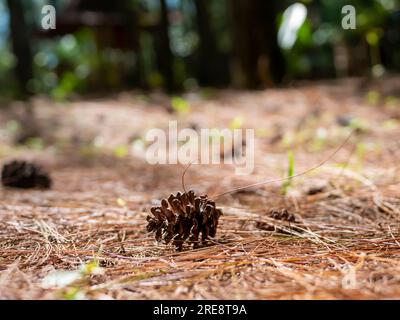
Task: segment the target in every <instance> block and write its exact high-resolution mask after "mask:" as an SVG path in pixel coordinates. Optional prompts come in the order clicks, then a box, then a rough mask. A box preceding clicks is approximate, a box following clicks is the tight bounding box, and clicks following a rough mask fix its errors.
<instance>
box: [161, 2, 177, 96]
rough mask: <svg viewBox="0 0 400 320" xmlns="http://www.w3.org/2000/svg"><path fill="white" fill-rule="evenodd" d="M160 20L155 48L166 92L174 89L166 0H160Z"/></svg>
mask: <svg viewBox="0 0 400 320" xmlns="http://www.w3.org/2000/svg"><path fill="white" fill-rule="evenodd" d="M160 7H161V22H160V46H159V49H158V50H157V56H158V63H159V67H160V71H161V73H162V75H163V77H164V81H165V88H166V89H167V91H168V92H173V91H174V90H175V83H174V73H173V56H172V52H171V47H170V39H169V33H168V30H169V21H168V7H167V3H166V0H160Z"/></svg>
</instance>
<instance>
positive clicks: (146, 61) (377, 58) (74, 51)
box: [0, 0, 400, 111]
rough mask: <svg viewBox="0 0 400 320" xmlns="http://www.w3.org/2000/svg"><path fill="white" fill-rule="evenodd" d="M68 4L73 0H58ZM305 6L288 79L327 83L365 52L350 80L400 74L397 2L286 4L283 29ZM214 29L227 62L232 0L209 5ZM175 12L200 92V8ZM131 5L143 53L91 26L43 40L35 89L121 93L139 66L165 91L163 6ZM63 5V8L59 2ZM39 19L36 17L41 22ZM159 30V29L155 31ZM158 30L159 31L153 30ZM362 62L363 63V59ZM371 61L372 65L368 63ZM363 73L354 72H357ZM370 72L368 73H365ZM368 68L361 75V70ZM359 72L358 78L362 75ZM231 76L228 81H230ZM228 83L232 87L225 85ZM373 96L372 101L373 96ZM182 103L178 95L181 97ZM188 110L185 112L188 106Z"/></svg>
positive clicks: (173, 25) (190, 79)
mask: <svg viewBox="0 0 400 320" xmlns="http://www.w3.org/2000/svg"><path fill="white" fill-rule="evenodd" d="M56 2H57V3H61V4H64V5H65V4H66V3H68V1H67V0H62V1H56ZM296 2H298V3H303V4H304V5H305V6H306V8H307V17H306V20H305V22H304V23H303V24H302V25H301V27H300V28H299V30H298V32H297V37H296V41H295V44H294V46H293V47H291V48H290V49H285V50H283V53H284V56H285V61H286V76H285V80H286V81H290V80H292V79H299V78H300V79H301V78H303V79H304V78H308V79H313V78H326V77H336V76H341V75H342V74H338V68H337V65H336V64H337V61H336V60H337V56H338V52H339V50H340V49H341V48H346V50H347V52H348V55H349V57H350V58H351V57H355V56H357V52H359V51H357V50H360V48H361V50H363V52H365V54H366V56H367V58H366V60H367V61H366V62H364V65H363V64H361V63H360V64H359V65H357V66H353V65H352V61H349V62H348V64H350V71H349V72H347V73H345V74H343V75H353V74H355V75H362V74H364V75H368V74H369V73H370V72H372V74H374V75H381V74H382V73H383V72H384V71H385V69H389V70H394V71H398V70H400V45H399V44H400V29H399V28H400V5H399V3H398V1H395V0H363V1H361V0H353V1H345V0H335V1H331V0H308V1H290V0H286V1H279V12H280V13H279V15H278V16H277V21H276V22H277V26H278V27H279V26H280V25H281V24H282V19H283V14H282V13H283V12H284V10H285V9H287V8H288V7H289V6H290V5H292V4H294V3H296ZM207 3H208V5H209V14H210V26H211V30H212V32H213V34H214V35H215V37H216V39H217V41H216V45H217V50H218V52H219V53H220V54H222V55H224V57H225V58H226V59H231V58H232V47H233V46H232V41H233V40H232V39H233V36H232V32H233V31H232V27H233V25H234V23H235V21H233V20H232V16H231V14H230V5H231V3H230V2H229V1H227V0H210V1H207ZM41 4H43V1H41V0H35V1H33V2H32V3H31V4H30V5H29V8H30V10H29V11H27V12H26V15H27V16H28V21H30V23H31V28H32V30H34V29H35V28H37V27H38V25H39V21H38V19H37V18H38V17H40V16H41V15H40V11H38V10H39V9H40V5H41ZM167 4H168V6H169V9H170V13H171V15H170V26H169V37H170V47H171V51H172V53H173V66H172V67H173V68H172V69H173V73H174V81H175V82H176V83H179V84H182V86H181V87H183V88H185V89H191V88H196V87H197V80H196V68H195V67H194V66H195V62H196V54H197V50H198V48H199V35H198V30H197V25H196V7H195V5H194V3H193V1H183V0H175V1H167ZM347 4H351V5H353V6H354V7H355V8H356V10H357V28H356V29H355V30H344V29H342V27H341V21H342V18H343V14H342V13H341V8H342V7H343V6H344V5H347ZM130 5H131V7H132V8H135V9H138V8H139V9H140V10H139V11H138V12H139V17H138V21H139V23H140V25H141V26H142V28H143V29H142V30H141V32H140V34H139V36H138V43H139V45H138V47H139V48H140V49H139V50H138V51H137V52H134V51H133V50H122V49H118V48H113V47H104V46H99V44H98V42H99V41H98V39H97V38H96V34H95V33H94V32H93V30H92V29H90V28H89V27H83V28H81V29H80V30H79V31H77V32H74V33H71V34H66V35H63V36H59V37H55V38H39V39H35V41H34V42H33V63H34V79H32V80H31V81H30V82H29V89H30V90H31V91H32V92H34V93H37V94H46V95H49V96H51V97H52V98H54V99H56V100H65V99H68V98H71V97H73V96H74V95H75V94H82V93H87V92H93V91H103V90H118V89H121V88H124V87H126V86H127V83H128V82H127V79H130V78H129V77H131V76H132V73H134V72H135V70H137V69H138V68H139V67H140V69H141V70H140V72H139V73H140V77H141V78H142V79H143V80H142V83H141V84H142V85H144V86H145V87H148V88H150V89H154V88H162V87H163V86H165V82H166V80H165V79H164V78H163V73H162V72H161V71H160V67H159V61H158V59H159V57H158V56H157V54H159V52H157V50H159V49H158V48H157V43H156V38H155V35H156V34H157V31H154V30H153V29H154V25H155V21H157V20H158V19H159V1H144V0H132V1H130ZM59 7H60V8H62V7H63V6H62V5H60V6H59ZM6 17H7V8H6V6H5V1H4V0H0V21H2V22H1V23H0V52H1V54H0V94H1V95H2V96H6V95H9V94H12V93H13V92H15V91H16V90H17V85H16V81H15V77H14V76H13V73H12V69H13V68H14V67H15V64H16V58H15V57H14V55H13V54H12V50H11V44H10V40H9V39H8V36H9V35H8V30H7V24H8V19H6ZM35 17H36V18H35ZM152 28H153V29H152ZM150 30H153V31H150ZM359 60H362V59H361V58H360V59H359ZM365 64H366V65H365ZM351 68H353V69H355V68H358V69H356V70H355V71H354V70H353V69H351ZM362 68H364V69H362ZM360 69H362V70H360ZM132 70H133V71H132ZM357 73H358V74H357ZM228 78H229V77H228ZM226 85H229V83H226ZM372 98H373V97H369V98H368V99H369V100H370V99H372ZM174 99H175V98H174ZM174 99H173V101H172V105H173V107H174V108H176V109H178V110H180V111H181V110H183V109H185V108H186V107H185V106H184V103H182V101H180V100H177V99H175V100H174ZM182 106H183V107H182Z"/></svg>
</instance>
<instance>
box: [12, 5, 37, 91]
mask: <svg viewBox="0 0 400 320" xmlns="http://www.w3.org/2000/svg"><path fill="white" fill-rule="evenodd" d="M7 5H8V9H9V12H10V31H11V39H12V46H13V52H14V55H15V57H16V58H17V63H16V66H15V73H16V77H17V79H18V82H19V85H20V88H21V93H22V94H23V97H24V98H27V97H28V96H29V95H30V94H31V93H32V92H30V90H29V89H28V82H29V80H31V79H32V78H33V67H32V50H31V46H30V37H29V31H28V27H27V24H26V21H25V17H24V9H23V4H22V0H7Z"/></svg>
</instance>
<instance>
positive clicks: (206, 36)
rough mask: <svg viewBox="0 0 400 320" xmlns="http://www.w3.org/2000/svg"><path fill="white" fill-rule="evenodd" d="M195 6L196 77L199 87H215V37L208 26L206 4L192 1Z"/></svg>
mask: <svg viewBox="0 0 400 320" xmlns="http://www.w3.org/2000/svg"><path fill="white" fill-rule="evenodd" d="M194 3H195V6H196V20H197V29H198V34H199V52H198V55H199V56H198V66H197V77H198V80H199V83H200V85H203V86H204V85H215V84H217V82H218V78H219V76H218V75H217V74H216V70H218V66H217V65H216V64H217V63H218V52H217V45H216V40H215V35H214V33H213V31H212V29H211V26H210V14H209V11H208V10H209V9H208V2H207V1H204V0H194Z"/></svg>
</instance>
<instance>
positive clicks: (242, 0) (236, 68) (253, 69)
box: [231, 0, 260, 88]
mask: <svg viewBox="0 0 400 320" xmlns="http://www.w3.org/2000/svg"><path fill="white" fill-rule="evenodd" d="M231 8H232V26H233V28H232V31H233V56H234V61H233V75H232V76H233V83H234V85H236V86H239V87H246V88H255V87H257V86H258V84H259V80H258V76H257V60H258V53H259V49H258V45H259V43H260V42H259V41H260V39H259V37H258V34H257V32H258V31H259V30H257V28H256V21H255V20H256V19H255V16H256V13H255V12H254V9H255V7H254V0H232V2H231Z"/></svg>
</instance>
